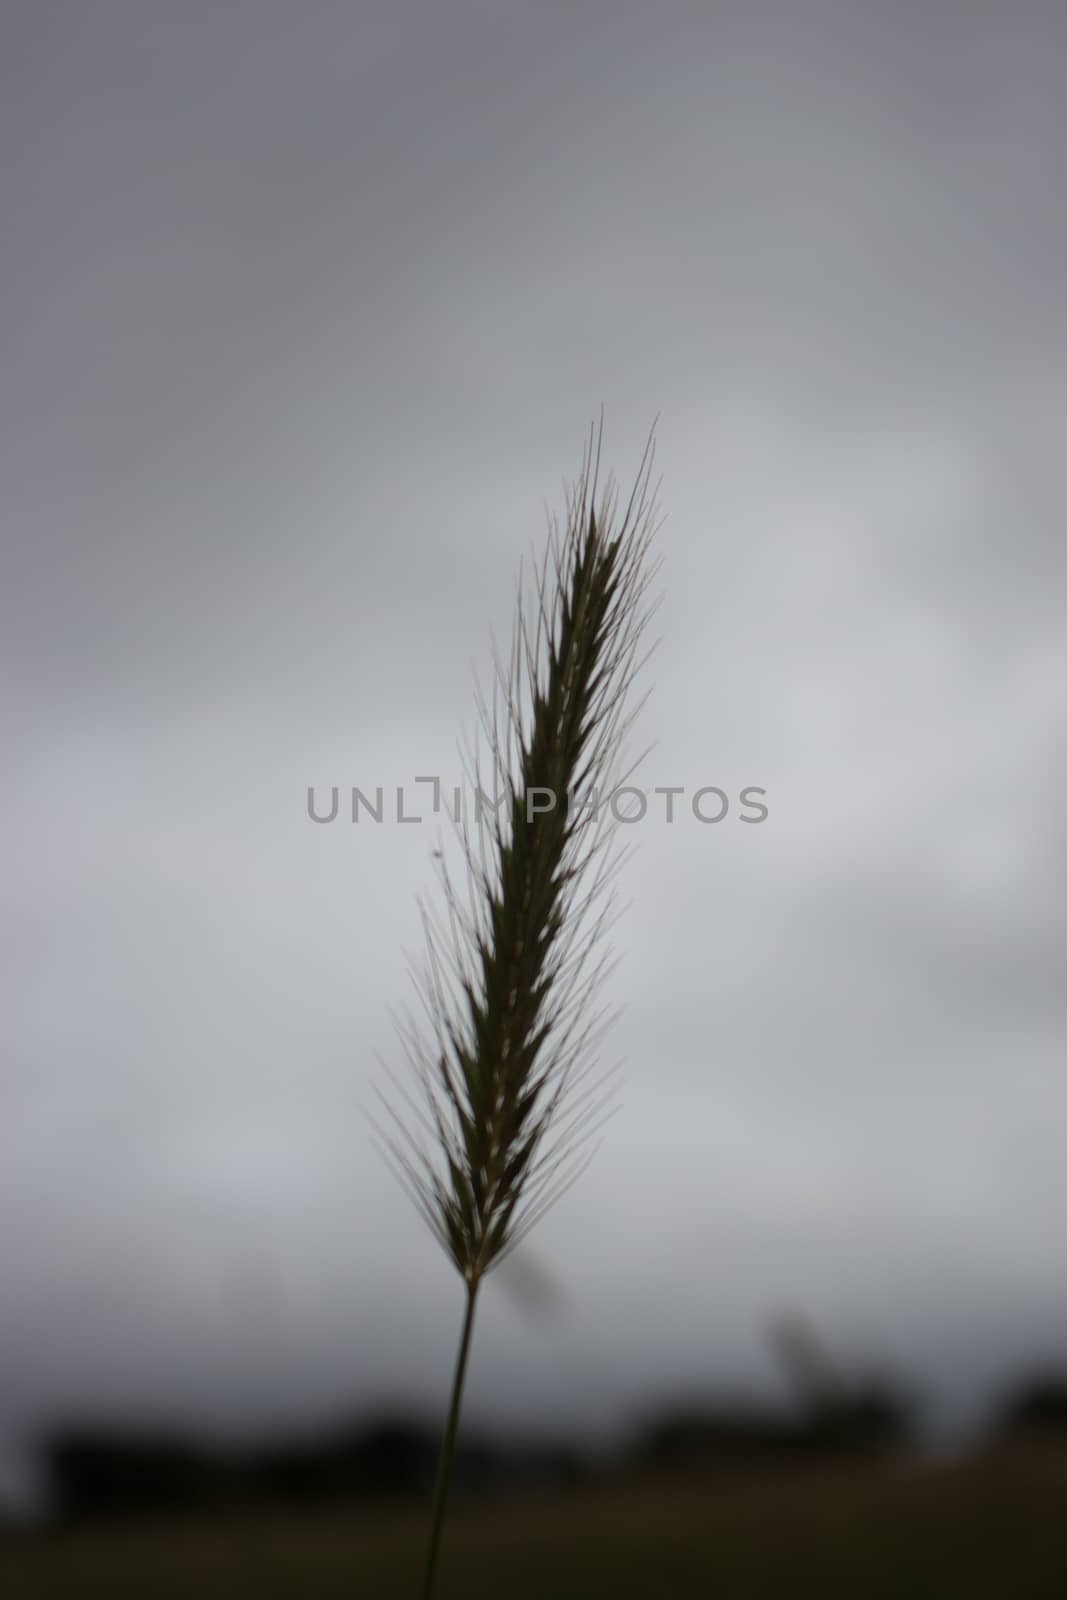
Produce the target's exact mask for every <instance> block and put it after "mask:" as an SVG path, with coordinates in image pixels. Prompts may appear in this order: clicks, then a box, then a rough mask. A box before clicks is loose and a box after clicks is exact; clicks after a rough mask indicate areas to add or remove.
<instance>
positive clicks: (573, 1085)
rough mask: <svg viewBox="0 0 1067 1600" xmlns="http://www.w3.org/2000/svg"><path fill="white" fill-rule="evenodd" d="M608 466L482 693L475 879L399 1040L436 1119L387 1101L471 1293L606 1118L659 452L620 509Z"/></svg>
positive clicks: (473, 769)
mask: <svg viewBox="0 0 1067 1600" xmlns="http://www.w3.org/2000/svg"><path fill="white" fill-rule="evenodd" d="M599 458H600V432H599V431H598V432H596V433H595V434H592V433H591V435H590V439H589V441H588V444H587V448H586V451H585V455H584V457H583V462H582V470H581V473H580V476H579V478H578V481H577V483H576V485H575V486H574V488H573V489H572V490H571V491H570V493H569V494H568V497H567V509H566V518H565V523H564V527H563V530H562V531H560V529H559V527H558V525H556V524H555V523H553V524H552V525H551V526H550V535H549V539H548V543H547V546H546V549H545V552H544V556H543V558H542V559H541V560H540V561H539V562H535V563H534V565H533V568H532V571H533V574H534V576H533V581H532V583H527V582H525V581H524V580H523V578H522V577H520V589H519V597H518V606H517V614H516V620H515V626H514V631H513V635H512V642H511V649H510V651H509V654H508V656H507V658H506V659H505V658H504V657H502V655H501V654H500V653H499V652H498V651H497V652H495V653H494V666H495V674H494V681H493V690H492V696H491V699H486V698H485V697H484V696H481V695H479V697H478V706H479V713H480V727H481V735H482V738H481V743H480V745H479V746H477V747H476V748H475V749H474V750H473V752H469V753H468V755H467V759H466V762H465V768H466V776H467V778H468V780H469V782H470V784H471V786H472V788H473V792H474V817H473V819H472V817H471V815H470V811H469V809H467V810H464V811H463V812H462V814H461V816H460V817H459V818H458V819H457V821H456V828H457V833H458V837H459V842H460V845H461V849H462V861H463V867H462V876H463V878H465V883H463V884H462V885H458V884H457V883H456V882H455V881H454V879H453V877H452V876H451V874H450V872H449V868H448V864H447V860H445V859H443V858H442V859H441V860H440V861H439V863H438V870H439V874H440V879H441V885H442V888H443V898H442V902H441V904H440V905H439V906H438V907H437V908H436V909H435V910H433V909H430V908H429V907H427V906H425V905H424V906H423V924H424V930H425V936H426V959H425V964H424V968H423V970H422V972H421V973H419V974H417V975H416V984H417V989H418V993H419V996H420V999H421V1002H422V1013H423V1016H422V1022H421V1024H420V1023H419V1022H418V1021H414V1020H411V1019H408V1020H407V1021H406V1022H404V1023H403V1024H402V1025H401V1037H402V1041H403V1044H404V1048H405V1053H406V1055H407V1057H408V1060H409V1062H410V1064H411V1066H412V1067H413V1068H414V1071H415V1073H416V1075H417V1078H418V1081H419V1083H420V1084H421V1090H422V1101H423V1109H422V1110H421V1111H420V1110H419V1108H418V1107H417V1105H415V1104H414V1103H412V1102H410V1100H409V1099H408V1097H406V1096H405V1099H406V1100H407V1109H408V1113H409V1114H407V1115H405V1114H404V1113H403V1112H402V1111H401V1110H400V1108H398V1107H397V1106H395V1105H390V1104H389V1103H388V1102H387V1106H388V1109H389V1111H390V1116H391V1124H392V1130H393V1131H392V1133H391V1134H390V1135H389V1136H388V1137H387V1138H386V1139H385V1144H386V1147H387V1151H388V1153H389V1154H390V1155H391V1157H392V1158H393V1160H394V1162H395V1164H396V1166H397V1167H398V1169H399V1171H400V1173H401V1175H402V1177H403V1178H404V1180H405V1182H406V1184H407V1186H408V1188H409V1189H410V1191H411V1193H412V1195H413V1197H414V1199H415V1201H416V1203H417V1205H418V1207H419V1209H420V1211H421V1212H422V1214H423V1216H424V1217H425V1219H426V1220H427V1222H428V1223H429V1225H430V1226H431V1228H432V1229H433V1231H434V1233H435V1234H436V1235H437V1237H438V1239H439V1240H440V1242H441V1243H442V1244H443V1246H444V1247H445V1249H446V1250H447V1252H448V1254H449V1255H450V1256H451V1258H452V1260H453V1262H454V1263H455V1265H456V1267H457V1268H458V1270H459V1271H460V1273H461V1274H462V1275H463V1277H464V1279H465V1280H466V1282H467V1284H468V1285H469V1286H470V1287H472V1288H473V1287H474V1286H476V1285H477V1283H478V1282H479V1281H480V1280H481V1278H482V1277H483V1276H484V1274H485V1273H486V1272H487V1271H488V1270H489V1269H490V1267H492V1266H494V1265H495V1264H496V1263H497V1262H499V1261H500V1260H501V1259H502V1257H503V1256H504V1255H506V1254H507V1252H508V1251H509V1250H510V1249H512V1248H513V1247H514V1245H515V1244H516V1243H517V1242H518V1240H519V1239H520V1238H521V1237H522V1236H523V1235H524V1234H525V1232H526V1231H527V1230H528V1229H529V1227H531V1226H532V1225H533V1223H534V1222H535V1221H536V1220H537V1219H538V1218H539V1217H540V1216H541V1215H542V1214H543V1212H544V1210H545V1209H546V1208H547V1206H548V1205H550V1204H552V1203H553V1201H554V1200H555V1199H556V1198H558V1195H559V1194H560V1193H561V1192H562V1190H563V1188H565V1187H567V1186H568V1184H569V1183H570V1182H571V1181H573V1178H574V1176H575V1175H576V1173H577V1170H578V1169H579V1168H580V1166H581V1165H582V1164H583V1163H584V1158H585V1157H586V1155H587V1151H588V1142H589V1137H590V1134H591V1133H592V1132H593V1131H595V1129H596V1127H597V1126H598V1125H599V1122H600V1119H601V1117H602V1115H603V1113H604V1112H605V1110H606V1108H607V1094H606V1085H607V1078H606V1077H605V1076H603V1075H598V1063H599V1057H598V1053H597V1045H598V1042H599V1038H600V1036H601V1034H602V1032H603V1029H604V1027H605V1026H606V1023H607V1021H608V1020H609V1018H608V1016H607V1015H606V1014H605V1013H604V1012H603V1011H602V1010H598V1009H597V1007H596V1004H595V1001H596V995H597V992H598V989H599V986H600V983H601V980H602V979H603V977H604V975H605V972H606V971H607V969H608V966H609V964H610V962H609V958H608V957H607V956H606V955H605V953H604V950H603V940H604V935H605V933H606V931H607V928H608V924H609V920H610V913H611V908H612V904H613V901H614V892H615V890H614V879H615V874H616V871H617V869H618V866H619V865H620V863H621V860H622V856H623V853H622V852H620V851H619V850H617V849H616V848H615V844H616V826H617V818H616V816H615V814H614V811H613V808H612V807H611V806H610V805H609V804H608V801H609V797H610V795H611V793H612V791H613V790H614V789H615V787H616V786H617V785H618V784H619V783H620V782H621V781H623V779H624V778H625V777H626V776H628V774H627V773H623V772H621V771H620V759H619V758H620V754H621V751H622V749H623V745H624V741H625V739H626V736H627V734H628V732H629V730H630V727H631V724H632V721H633V717H634V715H635V714H636V710H637V709H639V708H638V707H633V706H630V705H629V704H628V700H629V695H628V691H629V690H630V687H631V684H632V680H633V678H634V676H635V673H636V672H637V671H638V669H639V667H640V666H641V664H642V662H643V660H644V653H643V641H644V637H645V633H646V628H647V624H648V621H649V618H650V616H651V614H652V609H653V608H652V607H651V606H650V604H649V603H648V590H649V585H650V582H651V579H652V577H653V575H654V572H655V564H654V563H653V562H652V561H650V559H649V545H650V541H651V539H652V536H653V534H654V532H655V492H654V490H653V489H652V488H651V471H652V461H653V438H652V437H651V436H650V438H649V441H648V444H647V446H646V448H645V453H644V456H643V458H642V462H641V467H640V470H639V473H638V476H637V479H636V482H635V485H634V489H633V492H632V493H631V495H630V497H629V500H628V501H627V503H626V506H625V508H624V509H623V510H622V511H621V512H620V510H619V502H618V494H617V491H616V489H615V488H614V486H613V484H612V483H611V481H610V480H609V481H608V483H607V485H606V486H605V488H604V490H603V492H602V493H601V495H600V497H599V500H598V498H597V488H598V485H597V478H598V473H599ZM487 777H491V780H492V787H491V791H487V790H486V789H485V787H484V782H485V780H486V778H487Z"/></svg>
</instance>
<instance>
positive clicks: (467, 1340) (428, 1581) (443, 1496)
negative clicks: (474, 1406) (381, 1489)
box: [422, 1283, 478, 1600]
mask: <svg viewBox="0 0 1067 1600" xmlns="http://www.w3.org/2000/svg"><path fill="white" fill-rule="evenodd" d="M477 1297H478V1285H477V1283H471V1284H468V1285H467V1310H466V1313H465V1315H464V1318H463V1333H462V1335H461V1336H460V1341H459V1353H458V1355H457V1356H456V1373H455V1377H454V1378H453V1380H452V1401H451V1404H450V1405H449V1408H448V1421H447V1422H446V1424H445V1436H444V1440H443V1442H442V1445H441V1459H440V1461H439V1463H438V1466H437V1482H436V1484H435V1485H434V1491H433V1513H432V1516H431V1522H430V1547H429V1549H428V1550H427V1552H426V1575H425V1577H424V1579H423V1584H422V1600H430V1597H431V1595H432V1594H433V1580H434V1574H435V1573H436V1571H437V1553H438V1550H439V1549H440V1545H441V1529H442V1527H443V1526H444V1520H445V1505H446V1503H447V1501H448V1480H449V1478H450V1477H451V1475H452V1457H453V1455H454V1454H455V1449H456V1429H457V1428H458V1426H459V1412H460V1405H461V1403H462V1400H463V1380H464V1378H465V1377H466V1375H467V1357H468V1355H469V1354H470V1348H471V1331H472V1329H473V1327H474V1303H475V1300H476V1299H477Z"/></svg>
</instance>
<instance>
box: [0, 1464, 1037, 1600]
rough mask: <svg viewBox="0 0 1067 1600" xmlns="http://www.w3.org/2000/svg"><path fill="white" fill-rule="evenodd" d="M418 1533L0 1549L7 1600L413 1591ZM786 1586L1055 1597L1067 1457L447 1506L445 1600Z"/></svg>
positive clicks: (35, 1541)
mask: <svg viewBox="0 0 1067 1600" xmlns="http://www.w3.org/2000/svg"><path fill="white" fill-rule="evenodd" d="M425 1528H426V1518H425V1514H424V1513H422V1512H413V1511H411V1510H408V1509H404V1510H402V1511H401V1510H396V1511H390V1512H383V1511H380V1510H379V1511H376V1512H373V1513H372V1512H369V1511H367V1510H366V1509H360V1510H358V1511H355V1512H352V1513H351V1514H344V1513H342V1512H340V1511H331V1512H329V1513H319V1514H315V1515H311V1514H307V1515H301V1516H299V1517H298V1516H295V1515H292V1514H288V1515H280V1516H277V1517H271V1518H266V1517H262V1516H259V1517H256V1518H248V1519H243V1518H228V1519H224V1520H219V1521H211V1522H207V1521H200V1522H196V1523H194V1522H190V1521H187V1520H186V1521H173V1522H171V1521H156V1522H153V1523H152V1524H146V1523H137V1524H125V1525H115V1526H111V1527H106V1526H96V1527H86V1528H83V1529H81V1530H68V1531H66V1532H53V1533H47V1534H42V1533H38V1534H33V1535H20V1536H15V1537H8V1538H7V1539H5V1541H4V1542H3V1543H2V1544H0V1595H3V1596H4V1600H36V1597H46V1596H47V1597H52V1596H101V1597H102V1596H134V1595H136V1596H143V1597H146V1600H152V1597H158V1600H177V1597H178V1596H183V1597H184V1596H199V1597H211V1596H215V1595H226V1596H249V1597H251V1596H257V1597H268V1600H269V1597H278V1600H288V1597H290V1596H291V1597H294V1600H295V1597H296V1596H300V1597H301V1600H305V1597H312V1600H315V1597H323V1600H329V1597H331V1596H338V1597H339V1596H342V1595H344V1596H368V1597H369V1596H374V1597H378V1600H391V1597H394V1596H396V1597H400V1596H404V1597H406V1600H407V1597H411V1596H413V1595H415V1594H417V1592H418V1587H417V1576H418V1571H419V1564H420V1558H421V1553H422V1542H423V1537H424V1534H425ZM798 1593H801V1594H807V1593H811V1594H813V1595H818V1596H820V1597H827V1596H829V1597H834V1596H842V1597H844V1596H848V1597H849V1600H857V1597H860V1596H862V1597H863V1600H879V1597H886V1600H888V1597H897V1596H899V1597H901V1600H904V1597H907V1600H918V1597H923V1596H930V1597H931V1600H933V1597H935V1596H936V1597H938V1600H944V1597H946V1596H961V1597H964V1596H966V1597H968V1600H983V1597H985V1596H989V1597H990V1600H993V1597H994V1596H995V1597H996V1600H1006V1597H1010V1600H1028V1597H1034V1600H1042V1597H1045V1596H1047V1597H1049V1600H1053V1597H1055V1600H1062V1597H1063V1596H1064V1595H1067V1452H1065V1451H1063V1450H1062V1449H1060V1450H1058V1451H1049V1450H1042V1449H1038V1448H1036V1447H1033V1448H1030V1447H1027V1448H1023V1447H1016V1448H1012V1449H1010V1450H1009V1449H1002V1450H999V1451H997V1452H994V1453H990V1454H987V1455H985V1456H983V1457H982V1458H979V1459H974V1460H970V1461H966V1462H962V1463H954V1464H951V1465H929V1464H925V1465H923V1464H915V1463H914V1462H902V1463H899V1464H893V1463H886V1464H883V1465H880V1466H861V1467H856V1466H854V1467H852V1468H846V1467H844V1466H835V1467H833V1468H821V1469H813V1468H810V1467H809V1468H804V1469H799V1468H796V1469H792V1470H790V1471H788V1472H777V1473H775V1474H773V1475H772V1474H770V1473H767V1472H762V1473H759V1474H748V1475H743V1474H739V1473H734V1474H733V1475H732V1476H731V1477H729V1478H726V1479H723V1478H719V1477H716V1478H714V1479H706V1478H705V1479H703V1480H701V1481H695V1480H693V1479H691V1478H690V1479H687V1480H679V1479H676V1480H674V1481H673V1482H671V1483H666V1482H663V1481H657V1482H656V1483H654V1484H652V1483H640V1482H632V1481H631V1482H627V1483H616V1484H614V1485H612V1486H608V1485H606V1484H602V1485H600V1486H599V1487H597V1488H595V1489H585V1490H582V1491H581V1492H574V1493H570V1494H568V1495H566V1496H560V1495H553V1496H539V1497H531V1496H526V1497H524V1498H522V1499H521V1500H520V1499H515V1500H512V1501H510V1502H508V1503H506V1504H499V1505H493V1506H491V1507H481V1508H479V1509H478V1510H469V1509H465V1510H461V1511H459V1512H457V1513H456V1514H455V1516H454V1517H453V1519H452V1521H451V1522H450V1525H449V1527H448V1529H447V1531H446V1539H445V1559H444V1563H443V1572H442V1579H441V1584H440V1594H441V1596H442V1600H444V1597H445V1596H451V1597H455V1600H458V1597H460V1596H463V1597H465V1600H489V1597H492V1600H504V1597H515V1600H527V1597H530V1600H532V1597H534V1596H537V1597H538V1600H542V1597H548V1596H552V1597H561V1600H572V1597H573V1600H578V1597H580V1596H582V1597H585V1596H598V1595H606V1596H649V1597H656V1600H659V1597H672V1600H673V1597H687V1596H694V1597H696V1596H701V1597H706V1596H712V1595H713V1596H715V1597H716V1600H730V1597H733V1596H736V1597H746V1596H753V1597H760V1596H770V1595H775V1596H779V1595H780V1596H790V1597H792V1596H795V1595H797V1594H798Z"/></svg>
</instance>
